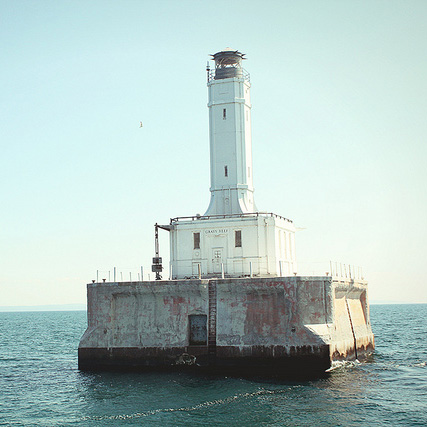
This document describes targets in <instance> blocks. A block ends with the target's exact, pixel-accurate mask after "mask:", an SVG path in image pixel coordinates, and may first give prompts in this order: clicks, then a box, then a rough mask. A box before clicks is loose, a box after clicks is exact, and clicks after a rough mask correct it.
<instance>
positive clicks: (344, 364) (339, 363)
mask: <svg viewBox="0 0 427 427" xmlns="http://www.w3.org/2000/svg"><path fill="white" fill-rule="evenodd" d="M360 364H361V362H360V361H359V360H357V359H356V360H334V361H333V362H332V364H331V367H330V368H329V369H327V370H326V372H332V371H335V370H337V369H344V368H353V367H355V366H358V365H360Z"/></svg>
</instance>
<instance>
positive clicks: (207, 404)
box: [82, 389, 285, 421]
mask: <svg viewBox="0 0 427 427" xmlns="http://www.w3.org/2000/svg"><path fill="white" fill-rule="evenodd" d="M284 392H285V390H265V389H261V390H258V391H255V392H252V393H241V394H236V395H234V396H230V397H226V398H224V399H216V400H210V401H207V402H202V403H199V404H197V405H194V406H187V407H181V408H163V409H152V410H149V411H145V412H136V413H134V414H130V415H125V414H121V415H103V416H86V417H82V420H83V421H89V420H94V421H103V420H129V419H135V418H142V417H148V416H150V415H156V414H160V413H170V412H191V411H198V410H201V409H205V408H209V407H212V406H218V405H224V404H228V403H232V402H236V401H238V400H242V399H247V398H250V397H255V396H266V395H273V394H280V393H284Z"/></svg>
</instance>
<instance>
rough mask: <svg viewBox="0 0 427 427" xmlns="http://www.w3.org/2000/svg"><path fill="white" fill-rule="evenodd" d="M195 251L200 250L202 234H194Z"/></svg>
mask: <svg viewBox="0 0 427 427" xmlns="http://www.w3.org/2000/svg"><path fill="white" fill-rule="evenodd" d="M193 240H194V249H200V233H193Z"/></svg>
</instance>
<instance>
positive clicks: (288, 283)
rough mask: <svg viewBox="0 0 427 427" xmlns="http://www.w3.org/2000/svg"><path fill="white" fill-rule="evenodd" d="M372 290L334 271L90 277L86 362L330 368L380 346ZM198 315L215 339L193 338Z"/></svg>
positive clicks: (83, 345)
mask: <svg viewBox="0 0 427 427" xmlns="http://www.w3.org/2000/svg"><path fill="white" fill-rule="evenodd" d="M366 292H367V285H366V283H363V282H357V283H355V282H354V281H347V282H340V281H336V280H334V279H332V278H331V277H276V278H245V279H222V280H220V279H212V280H185V281H158V282H134V283H102V284H101V283H94V284H89V285H88V329H87V330H86V332H85V334H84V335H83V337H82V339H81V342H80V346H79V366H80V367H81V368H82V369H85V368H96V365H97V364H98V365H99V366H100V367H108V366H112V365H115V366H116V367H118V366H120V365H121V364H124V365H127V364H128V365H132V366H138V365H140V366H159V365H165V366H166V365H167V366H173V365H176V364H181V363H187V362H188V363H190V364H194V365H198V364H200V365H216V366H233V365H234V366H243V365H244V366H247V367H248V368H250V367H254V366H261V365H265V366H268V364H269V363H271V361H274V364H273V365H274V366H275V368H274V369H277V367H279V368H281V367H282V366H285V365H286V366H292V363H293V362H298V364H299V365H301V367H303V366H304V364H305V365H307V364H308V363H309V364H310V366H311V367H314V366H317V367H318V368H319V369H323V370H325V369H327V368H328V367H329V366H330V363H331V361H332V360H335V359H348V358H350V359H351V358H354V357H356V356H357V357H361V356H362V355H363V354H364V353H366V352H368V351H371V350H372V349H373V335H372V332H371V327H370V323H369V311H368V303H367V296H366ZM194 314H196V315H197V314H199V315H200V314H201V315H206V318H207V319H208V322H207V325H206V329H207V331H206V334H207V340H206V345H198V346H192V345H190V340H189V336H190V327H189V316H190V315H194ZM187 355H190V356H187ZM183 357H184V359H185V360H184V362H183ZM186 358H187V359H186ZM291 362H292V363H291ZM273 365H271V366H273Z"/></svg>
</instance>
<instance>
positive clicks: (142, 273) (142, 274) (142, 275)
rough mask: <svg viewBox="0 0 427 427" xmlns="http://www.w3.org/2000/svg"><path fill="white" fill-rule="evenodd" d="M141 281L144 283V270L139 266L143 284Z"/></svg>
mask: <svg viewBox="0 0 427 427" xmlns="http://www.w3.org/2000/svg"><path fill="white" fill-rule="evenodd" d="M143 281H144V270H143V268H142V265H141V282H143Z"/></svg>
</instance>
